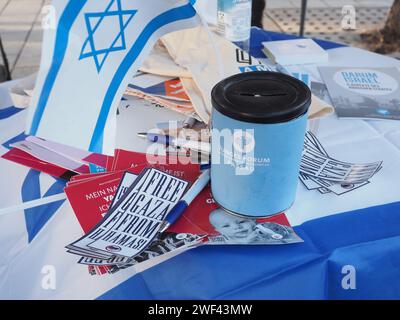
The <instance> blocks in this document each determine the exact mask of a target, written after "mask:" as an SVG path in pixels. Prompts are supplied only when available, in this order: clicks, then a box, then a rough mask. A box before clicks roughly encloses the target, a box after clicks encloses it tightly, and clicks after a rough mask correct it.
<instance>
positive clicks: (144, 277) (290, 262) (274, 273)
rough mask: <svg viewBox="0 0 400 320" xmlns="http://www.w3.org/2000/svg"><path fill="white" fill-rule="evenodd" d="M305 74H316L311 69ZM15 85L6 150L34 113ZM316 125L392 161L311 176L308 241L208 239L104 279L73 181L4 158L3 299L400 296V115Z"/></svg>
mask: <svg viewBox="0 0 400 320" xmlns="http://www.w3.org/2000/svg"><path fill="white" fill-rule="evenodd" d="M132 1H133V0H132ZM74 2H75V0H74ZM253 31H254V30H253ZM256 31H257V30H256ZM257 34H259V40H258V41H257V42H255V41H256V40H254V39H255V38H256V37H254V35H257ZM290 37H291V36H289V35H284V34H278V33H272V32H268V33H266V32H264V31H261V30H259V31H258V32H257V33H254V32H253V34H252V41H254V42H253V43H254V44H255V45H256V46H257V48H262V46H261V42H262V41H266V40H267V39H271V38H272V39H277V40H284V39H287V38H290ZM256 39H257V38H256ZM319 44H320V45H323V47H324V48H325V49H329V50H328V52H329V60H330V64H331V65H333V66H334V65H336V66H346V65H347V66H354V67H361V66H363V65H364V66H365V65H367V66H372V65H380V66H381V67H397V68H400V61H398V60H396V59H393V58H390V57H385V56H379V55H377V54H374V53H369V52H366V51H364V50H361V49H357V48H349V47H344V46H342V45H335V44H333V43H330V42H319ZM256 57H257V58H261V57H262V55H261V52H260V54H259V55H257V56H256ZM354 57H357V61H356V62H355V60H354ZM302 72H307V73H308V74H310V75H314V74H315V73H313V69H312V67H311V66H309V65H308V66H307V67H305V68H304V70H302ZM315 75H318V74H315ZM11 86H23V85H22V84H21V83H20V82H19V81H16V82H14V83H11V82H10V83H5V84H1V85H0V155H2V154H4V153H5V152H7V151H8V150H9V148H10V144H11V143H13V142H16V141H20V140H23V139H24V138H25V137H24V134H23V129H24V124H25V120H26V115H27V111H28V110H26V109H18V108H15V107H13V106H12V102H11V101H10V100H9V98H8V90H7V89H8V88H9V87H11ZM125 111H127V112H122V113H120V114H119V115H118V116H117V122H118V130H121V134H122V133H123V134H124V136H126V137H129V136H133V135H134V133H135V129H134V128H132V127H129V126H128V124H129V123H130V122H132V121H133V119H134V118H135V117H136V113H135V112H131V111H132V109H126V110H125ZM121 120H122V121H123V122H120V121H121ZM121 123H122V126H121V125H120V124H121ZM317 128H318V129H317ZM315 130H316V131H317V132H316V136H317V137H318V139H319V140H320V142H321V144H322V146H323V147H324V148H326V151H327V152H328V154H329V155H331V156H334V157H335V158H337V159H340V160H343V161H351V162H360V161H363V162H371V161H383V167H382V169H381V170H380V171H379V172H378V173H377V174H376V175H375V176H374V177H373V178H372V179H371V181H370V183H368V184H366V185H364V186H362V187H360V188H355V189H354V190H352V191H351V192H345V193H343V194H340V195H337V194H335V193H334V192H329V193H324V194H322V193H320V192H319V191H317V190H307V188H306V187H305V186H304V185H303V184H302V183H299V186H298V191H297V199H296V202H295V203H294V205H293V207H292V208H291V209H290V210H289V211H288V213H287V217H288V219H289V221H290V223H291V224H292V226H294V227H295V230H296V232H297V233H298V234H299V236H301V237H302V239H304V243H300V244H294V245H287V246H286V245H285V246H278V247H276V246H274V247H271V246H236V247H229V248H228V247H227V246H207V247H202V248H198V249H193V250H191V251H188V252H186V253H184V254H181V255H179V256H176V257H174V258H173V259H170V260H168V261H164V262H163V263H162V264H158V263H160V262H161V261H162V259H163V258H162V257H163V256H160V257H157V258H153V259H151V260H148V261H147V262H143V263H140V264H138V265H136V266H134V267H131V268H127V269H124V270H122V271H120V272H118V273H116V274H112V275H103V276H91V275H89V273H88V269H87V267H86V266H84V265H80V264H77V259H78V258H77V257H75V256H74V255H72V254H69V253H67V252H66V251H65V246H66V245H68V244H69V243H71V242H73V241H74V240H76V239H77V238H79V237H80V236H81V235H82V229H81V227H80V225H79V222H78V220H77V219H76V216H75V214H74V212H73V210H72V208H71V206H70V205H69V202H68V201H65V200H62V196H63V182H62V181H60V180H58V179H55V178H53V177H50V176H48V175H46V174H44V173H39V172H37V171H34V170H31V169H29V168H26V167H23V166H21V165H19V164H16V163H13V162H10V161H8V160H5V159H2V158H0V299H96V298H98V299H241V300H243V299H345V300H346V299H377V298H379V299H382V298H386V299H399V297H400V281H398V279H399V274H400V271H399V265H400V263H399V261H400V219H399V213H400V192H399V181H400V170H399V168H400V126H399V123H398V122H396V121H364V120H357V119H351V120H340V119H338V118H337V117H336V116H335V115H331V116H330V117H328V118H323V119H320V120H319V121H318V127H316V129H315ZM344 188H349V190H351V188H350V186H349V185H346V186H344ZM169 258H171V257H169ZM164 259H166V257H165V258H164ZM156 264H158V265H156Z"/></svg>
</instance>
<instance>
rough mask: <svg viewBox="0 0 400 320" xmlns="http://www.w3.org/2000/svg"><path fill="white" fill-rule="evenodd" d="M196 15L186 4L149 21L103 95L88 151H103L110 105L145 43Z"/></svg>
mask: <svg viewBox="0 0 400 320" xmlns="http://www.w3.org/2000/svg"><path fill="white" fill-rule="evenodd" d="M195 15H196V11H195V10H194V8H193V7H192V5H191V4H186V5H184V6H181V7H178V8H174V9H171V10H168V11H166V12H164V13H162V14H160V15H159V16H157V17H156V18H154V19H153V20H152V21H150V22H149V23H148V24H147V26H146V27H145V28H144V30H143V32H142V33H141V34H140V35H139V37H138V39H137V40H136V41H135V43H134V44H133V46H132V47H131V49H130V50H129V52H128V53H127V54H126V57H125V59H124V60H123V61H122V63H121V65H120V66H119V68H118V70H117V72H116V73H115V75H114V77H113V79H112V81H111V84H110V86H109V88H108V90H107V93H106V95H105V99H104V101H103V104H102V106H101V110H100V114H99V117H98V119H97V123H96V127H95V129H94V133H93V136H92V140H91V142H90V147H89V151H92V152H98V153H101V152H102V149H103V134H104V133H103V132H104V127H105V125H106V121H107V118H108V114H109V111H110V107H111V104H112V102H113V100H114V97H115V95H116V93H117V91H118V89H119V87H120V84H121V82H122V80H123V79H124V77H125V75H126V73H127V72H128V70H129V69H130V67H131V66H132V64H133V63H134V62H135V61H136V59H137V58H138V56H139V55H140V53H141V52H142V50H143V48H144V46H145V45H146V42H147V41H149V39H150V37H151V36H152V35H153V33H154V32H155V31H157V30H158V29H159V28H161V27H163V26H165V25H167V24H169V23H171V22H175V21H179V20H184V19H189V18H191V17H193V16H195Z"/></svg>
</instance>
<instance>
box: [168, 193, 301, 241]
mask: <svg viewBox="0 0 400 320" xmlns="http://www.w3.org/2000/svg"><path fill="white" fill-rule="evenodd" d="M168 232H174V233H189V234H194V235H208V241H207V244H248V245H252V244H288V243H297V242H302V239H301V238H300V237H299V236H298V235H297V234H296V233H295V232H294V230H293V228H292V227H291V226H290V224H289V221H288V220H287V218H286V215H285V214H284V213H279V214H276V215H273V216H270V217H267V218H262V219H254V218H253V219H251V218H246V217H241V216H237V215H233V214H230V213H227V212H226V211H224V210H223V209H221V208H220V207H219V206H218V205H217V204H216V203H215V201H214V199H213V197H212V194H211V187H210V186H207V187H206V188H205V189H204V190H203V191H202V192H201V193H200V194H199V195H198V196H197V197H196V199H195V200H194V201H193V202H192V203H191V204H190V206H189V207H188V208H187V209H186V211H185V212H184V214H183V215H182V216H181V217H180V218H179V220H178V221H177V222H175V223H174V224H173V225H172V226H171V227H170V228H169V229H168Z"/></svg>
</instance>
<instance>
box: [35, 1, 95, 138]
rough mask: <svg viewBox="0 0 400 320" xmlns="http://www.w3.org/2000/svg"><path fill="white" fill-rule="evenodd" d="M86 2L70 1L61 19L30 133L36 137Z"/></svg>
mask: <svg viewBox="0 0 400 320" xmlns="http://www.w3.org/2000/svg"><path fill="white" fill-rule="evenodd" d="M86 2H87V0H75V1H69V2H68V5H67V7H66V8H65V9H64V12H63V14H62V15H61V17H60V21H59V23H58V27H57V34H56V41H55V47H54V53H53V61H52V63H51V67H50V70H49V72H48V74H47V77H46V80H45V82H44V85H43V88H42V92H41V93H40V97H39V101H38V104H37V108H36V110H35V114H34V115H33V118H32V125H31V128H30V131H29V134H31V135H36V133H37V131H38V128H39V125H40V121H41V119H42V116H43V113H44V110H45V108H46V104H47V101H48V99H49V96H50V93H51V90H52V89H53V85H54V83H55V80H56V78H57V75H58V72H59V71H60V68H61V65H62V62H63V60H64V57H65V52H66V51H67V47H68V40H69V31H70V30H71V28H72V26H73V24H74V22H75V20H76V18H77V17H78V15H79V12H80V11H81V10H82V8H83V7H84V6H85V4H86Z"/></svg>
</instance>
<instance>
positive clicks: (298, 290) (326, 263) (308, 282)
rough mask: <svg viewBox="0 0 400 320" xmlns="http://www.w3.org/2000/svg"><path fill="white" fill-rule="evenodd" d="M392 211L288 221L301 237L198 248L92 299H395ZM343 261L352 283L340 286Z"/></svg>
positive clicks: (396, 208)
mask: <svg viewBox="0 0 400 320" xmlns="http://www.w3.org/2000/svg"><path fill="white" fill-rule="evenodd" d="M399 212H400V202H395V203H390V204H386V205H381V206H375V207H370V208H365V209H358V210H354V211H350V212H346V213H341V214H335V215H332V216H328V217H323V218H318V219H314V220H310V221H308V222H305V223H304V224H302V225H300V226H298V227H296V228H295V230H296V232H297V233H298V234H299V236H301V237H302V238H303V239H304V240H305V242H304V243H298V244H292V245H283V246H279V245H277V246H263V245H255V246H229V245H227V246H223V245H222V246H221V245H219V246H203V247H199V248H196V249H193V250H191V251H188V252H185V253H183V254H181V255H179V256H177V257H174V258H172V259H170V260H168V261H165V262H163V263H162V264H159V265H156V266H154V267H152V268H150V269H147V270H145V271H143V272H141V273H139V274H136V275H134V276H133V277H131V278H129V279H128V280H126V281H124V282H122V283H121V284H119V285H117V286H116V287H114V288H113V289H111V290H109V291H107V292H105V293H103V294H102V295H101V296H100V297H98V299H376V298H378V299H398V298H399V297H400V281H393V279H398V278H399V266H400V242H399V240H400V219H399ZM346 265H352V266H354V267H355V269H356V270H357V271H356V272H357V277H356V279H357V280H356V281H357V287H356V290H345V289H344V288H343V287H342V280H343V278H344V277H345V275H346V274H345V273H343V271H342V270H343V269H342V268H343V267H344V266H346ZM210 275H212V279H210Z"/></svg>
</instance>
